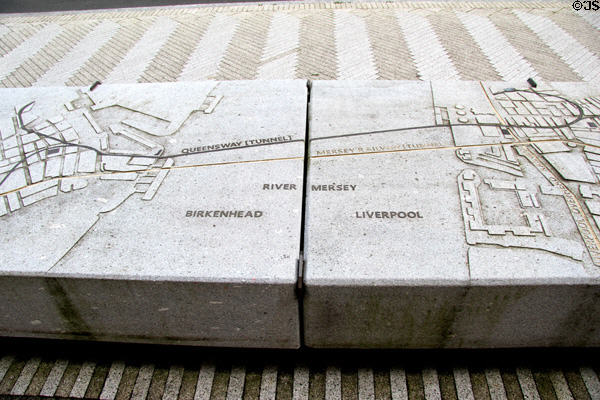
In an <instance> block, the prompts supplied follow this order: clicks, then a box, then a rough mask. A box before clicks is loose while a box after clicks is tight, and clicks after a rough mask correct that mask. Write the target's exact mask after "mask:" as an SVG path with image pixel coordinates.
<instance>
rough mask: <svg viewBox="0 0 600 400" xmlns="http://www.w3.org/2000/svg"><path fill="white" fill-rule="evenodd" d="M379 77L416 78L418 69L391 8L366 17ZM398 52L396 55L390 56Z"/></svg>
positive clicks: (388, 78) (387, 78)
mask: <svg viewBox="0 0 600 400" xmlns="http://www.w3.org/2000/svg"><path fill="white" fill-rule="evenodd" d="M365 20H366V22H367V29H368V30H369V36H370V37H371V38H372V39H371V47H372V49H373V54H374V57H375V65H376V66H377V70H378V77H379V79H386V80H393V79H398V80H403V79H407V80H415V79H417V69H416V67H415V65H414V63H413V62H412V60H411V57H410V52H409V50H408V47H407V46H406V42H405V40H404V37H403V36H402V31H401V30H400V27H399V26H398V20H397V19H396V16H395V15H394V13H393V11H391V10H383V11H382V12H379V13H369V15H367V16H366V17H365ZM390 54H396V57H390Z"/></svg>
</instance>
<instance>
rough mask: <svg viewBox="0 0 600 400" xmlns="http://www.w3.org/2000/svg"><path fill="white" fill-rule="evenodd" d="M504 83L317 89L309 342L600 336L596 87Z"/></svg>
mask: <svg viewBox="0 0 600 400" xmlns="http://www.w3.org/2000/svg"><path fill="white" fill-rule="evenodd" d="M511 87H512V88H517V89H527V84H526V83H525V82H483V83H479V82H431V83H429V82H394V81H388V82H340V81H338V82H327V81H316V82H313V84H312V91H311V103H310V108H309V117H310V121H309V122H310V125H309V126H310V127H311V128H310V132H309V133H310V165H309V168H308V183H307V184H308V186H307V196H308V197H307V210H308V211H307V215H306V232H305V243H304V246H305V255H306V272H305V283H306V287H307V292H306V297H305V300H304V311H305V321H304V326H305V338H306V344H307V345H308V346H311V347H357V348H374V347H379V348H382V347H383V348H429V347H437V348H439V347H442V348H443V347H447V348H457V347H459V348H467V347H519V346H554V345H562V346H597V345H598V344H600V317H598V311H600V310H599V308H600V305H599V302H598V301H597V300H598V297H599V296H600V286H599V284H600V258H599V257H598V255H599V254H600V253H598V250H599V249H600V247H599V246H598V243H599V242H598V236H599V231H598V226H597V225H596V224H597V223H598V222H599V221H600V220H599V219H598V218H597V215H598V213H599V211H600V207H597V206H599V205H600V186H599V185H598V180H597V176H596V170H595V169H594V167H595V165H594V162H595V161H593V160H594V156H595V154H600V152H599V151H598V149H600V147H598V145H599V144H600V142H595V141H594V140H596V139H594V137H596V138H598V137H600V128H599V126H600V124H599V122H600V121H599V120H598V117H589V118H584V119H581V120H580V121H576V119H577V115H578V114H579V111H578V109H577V106H576V105H579V106H580V107H582V108H583V109H584V114H585V115H588V116H591V115H597V114H600V108H597V107H598V106H600V103H598V100H599V99H600V87H598V86H593V85H589V84H556V85H554V84H543V83H540V85H539V87H538V88H539V89H540V90H542V91H543V93H544V94H542V95H540V94H536V93H533V92H531V91H528V92H523V91H520V90H517V91H509V92H505V93H499V92H500V91H502V90H503V89H505V88H511ZM556 96H561V97H564V98H565V99H567V100H568V101H567V100H564V99H561V98H559V97H556ZM488 99H489V100H488ZM571 100H573V101H574V102H575V103H573V102H572V101H571ZM499 121H504V122H506V123H508V124H510V125H512V127H510V129H505V128H506V126H494V125H490V124H494V123H496V124H497V123H498V122H499ZM565 121H566V122H567V124H568V125H569V126H567V127H564V126H562V125H564V124H565ZM588 123H591V124H592V125H590V124H588ZM449 124H451V127H449V126H448V125H449ZM534 125H537V127H534ZM546 125H552V127H553V128H544V126H546ZM593 125H595V126H593ZM517 126H518V127H517ZM557 126H558V127H557ZM561 126H562V127H561ZM410 127H415V129H406V128H410ZM399 128H400V129H399ZM371 131H378V132H373V133H369V132H371ZM548 156H550V157H548ZM596 202H599V204H596Z"/></svg>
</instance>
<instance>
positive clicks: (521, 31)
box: [489, 13, 581, 82]
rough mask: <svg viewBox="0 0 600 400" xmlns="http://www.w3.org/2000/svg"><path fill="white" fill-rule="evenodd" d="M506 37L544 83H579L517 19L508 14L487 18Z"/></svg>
mask: <svg viewBox="0 0 600 400" xmlns="http://www.w3.org/2000/svg"><path fill="white" fill-rule="evenodd" d="M489 19H490V21H491V22H492V23H494V24H495V25H496V26H497V27H498V28H499V29H500V30H501V31H502V32H503V34H504V35H505V36H506V38H507V40H508V41H509V42H510V44H511V45H512V46H513V47H514V48H515V49H516V51H517V52H518V53H519V54H520V55H521V56H522V57H523V59H524V60H525V61H527V62H528V63H529V64H530V65H532V66H533V68H535V71H537V73H538V74H539V76H540V78H541V79H543V80H546V81H549V82H551V81H579V80H581V78H580V77H579V76H578V75H577V74H576V73H575V72H574V71H573V70H572V69H571V68H570V67H569V66H568V65H567V64H566V63H564V62H563V61H562V60H561V59H560V57H559V56H558V55H556V54H555V53H554V52H553V51H552V49H550V48H549V47H548V45H547V44H545V43H544V42H542V41H541V40H539V39H538V38H537V37H536V36H535V33H533V32H532V31H531V29H529V28H528V27H527V26H526V25H525V24H524V23H523V22H521V21H520V20H519V19H518V18H514V17H513V16H512V15H510V14H508V13H494V14H491V15H490V17H489Z"/></svg>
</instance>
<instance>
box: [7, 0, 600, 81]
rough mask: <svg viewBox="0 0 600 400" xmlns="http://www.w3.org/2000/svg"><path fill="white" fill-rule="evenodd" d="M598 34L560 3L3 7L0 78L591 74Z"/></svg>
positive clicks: (590, 21) (589, 19)
mask: <svg viewBox="0 0 600 400" xmlns="http://www.w3.org/2000/svg"><path fill="white" fill-rule="evenodd" d="M556 35H559V36H560V38H557V37H556ZM599 39H600V29H599V28H598V18H597V17H595V16H590V15H588V14H582V13H580V14H576V13H574V12H573V11H572V10H571V8H570V5H569V4H566V3H537V2H536V3H534V2H527V3H503V2H493V3H472V2H452V3H450V2H448V3H444V2H439V3H429V2H418V3H417V2H415V3H402V2H389V3H388V2H386V3H379V2H372V3H340V4H338V3H310V4H301V3H287V4H275V5H264V6H258V5H248V6H218V7H189V8H186V7H182V8H158V9H147V10H135V9H132V10H117V11H113V12H109V11H100V12H92V13H72V14H51V15H50V14H40V15H27V16H9V17H0V54H1V57H0V67H2V68H1V69H0V86H1V87H23V86H36V85H37V86H40V85H61V84H65V85H75V86H80V85H88V84H91V83H93V82H94V81H96V80H100V81H106V82H123V83H125V82H163V81H176V80H205V79H219V80H231V79H290V78H301V79H464V80H477V79H480V80H495V79H524V78H526V77H538V78H539V79H542V80H547V81H578V80H584V81H591V80H595V79H596V78H597V77H598V74H599V71H600V69H599V68H600V66H598V64H599V63H600V61H599V60H600V40H599ZM564 43H569V44H570V45H569V46H567V47H565V46H562V47H561V44H564Z"/></svg>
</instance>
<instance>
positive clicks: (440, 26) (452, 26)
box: [428, 11, 500, 80]
mask: <svg viewBox="0 0 600 400" xmlns="http://www.w3.org/2000/svg"><path fill="white" fill-rule="evenodd" d="M428 19H429V21H430V23H431V25H432V26H433V29H434V30H435V31H436V33H437V36H438V37H439V38H440V41H441V43H442V45H443V46H444V48H446V49H447V50H448V53H449V54H451V55H452V61H453V63H454V66H455V67H456V69H457V70H458V72H459V73H460V77H461V78H462V79H465V80H478V79H479V80H499V79H500V76H499V75H498V73H497V72H496V71H495V70H494V67H493V65H492V64H491V63H490V61H489V60H488V59H487V58H486V57H485V54H483V53H482V52H480V51H473V49H476V48H477V43H476V42H475V40H474V39H473V37H472V36H471V35H470V34H469V32H468V30H467V29H466V28H465V26H464V25H463V24H461V23H460V20H459V19H458V18H456V14H454V13H453V12H452V11H440V12H437V13H433V14H431V15H430V16H429V18H428Z"/></svg>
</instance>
